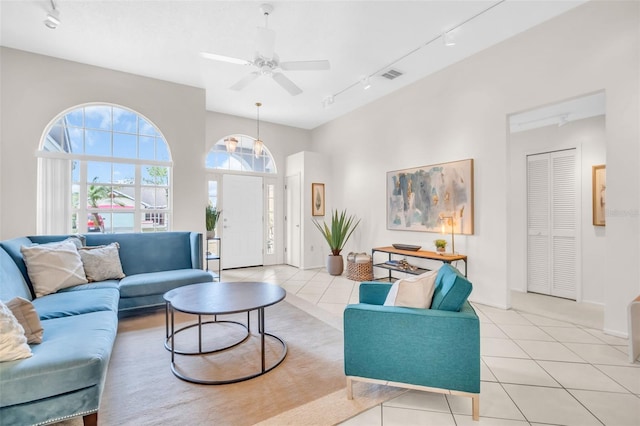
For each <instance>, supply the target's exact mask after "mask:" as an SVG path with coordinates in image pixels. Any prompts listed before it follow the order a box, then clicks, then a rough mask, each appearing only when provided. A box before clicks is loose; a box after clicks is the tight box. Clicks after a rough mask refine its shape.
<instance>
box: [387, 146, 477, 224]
mask: <svg viewBox="0 0 640 426" xmlns="http://www.w3.org/2000/svg"><path fill="white" fill-rule="evenodd" d="M442 217H453V218H454V220H453V226H454V232H455V233H456V234H465V235H471V234H473V159H468V160H460V161H453V162H449V163H441V164H434V165H431V166H422V167H415V168H412V169H404V170H396V171H392V172H387V229H391V230H403V231H423V232H441V231H442V230H443V223H444V222H445V221H443V220H442V219H441V218H442ZM446 223H447V226H448V228H447V229H446V232H447V233H448V232H450V230H451V228H450V226H451V221H450V220H449V221H448V222H446Z"/></svg>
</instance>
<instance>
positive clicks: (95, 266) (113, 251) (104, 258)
mask: <svg viewBox="0 0 640 426" xmlns="http://www.w3.org/2000/svg"><path fill="white" fill-rule="evenodd" d="M119 248H120V245H119V244H118V243H111V244H109V245H106V246H95V247H90V246H87V247H83V248H82V249H80V258H81V259H82V263H83V265H84V272H85V274H86V275H87V279H88V280H89V281H104V280H119V279H120V278H124V277H125V275H124V272H123V271H122V263H120V254H119Z"/></svg>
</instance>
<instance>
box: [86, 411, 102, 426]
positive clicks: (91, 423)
mask: <svg viewBox="0 0 640 426" xmlns="http://www.w3.org/2000/svg"><path fill="white" fill-rule="evenodd" d="M82 423H83V424H84V426H98V413H97V412H95V413H92V414H87V415H86V416H83V417H82Z"/></svg>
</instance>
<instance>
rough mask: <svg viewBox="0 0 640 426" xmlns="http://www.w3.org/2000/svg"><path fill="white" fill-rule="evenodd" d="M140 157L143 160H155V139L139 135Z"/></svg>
mask: <svg viewBox="0 0 640 426" xmlns="http://www.w3.org/2000/svg"><path fill="white" fill-rule="evenodd" d="M138 149H139V156H138V157H139V158H141V159H143V160H155V156H156V155H155V151H156V150H155V141H154V139H153V138H152V137H150V136H139V137H138Z"/></svg>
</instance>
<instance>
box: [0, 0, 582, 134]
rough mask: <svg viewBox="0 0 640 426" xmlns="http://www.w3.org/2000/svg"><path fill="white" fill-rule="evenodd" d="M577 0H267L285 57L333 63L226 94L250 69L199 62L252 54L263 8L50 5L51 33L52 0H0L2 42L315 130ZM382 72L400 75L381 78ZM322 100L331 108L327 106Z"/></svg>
mask: <svg viewBox="0 0 640 426" xmlns="http://www.w3.org/2000/svg"><path fill="white" fill-rule="evenodd" d="M584 1H585V0H568V1H559V0H553V1H543V0H507V1H498V0H494V1H481V0H473V1H458V0H447V1H273V2H271V4H272V5H273V6H274V8H275V10H274V11H273V13H272V14H271V15H270V17H269V28H270V29H272V30H274V31H275V32H276V42H275V43H276V44H275V51H276V53H277V54H278V55H279V56H280V59H281V61H296V60H316V59H328V60H329V61H330V62H331V69H330V70H326V71H285V72H284V73H285V75H287V77H289V78H290V79H291V80H292V81H294V82H295V83H296V84H297V85H298V86H299V87H300V88H302V89H303V91H304V92H303V93H302V94H300V95H298V96H291V95H289V94H288V93H287V92H286V91H284V90H283V89H282V88H281V87H279V86H278V85H277V84H276V83H275V82H274V81H273V80H272V79H270V78H268V77H264V76H263V77H260V78H259V79H257V80H256V81H254V82H253V83H251V84H250V85H249V86H248V87H246V88H245V89H244V90H242V91H239V92H238V91H234V90H231V89H229V87H230V86H231V85H233V84H234V83H235V82H237V81H238V80H239V79H241V78H242V77H243V76H245V75H246V74H248V73H249V72H251V71H253V69H252V67H250V66H243V65H234V64H228V63H222V62H215V61H211V60H207V59H204V58H202V57H201V56H200V52H203V51H206V52H213V53H217V54H221V55H225V56H232V57H237V58H242V59H253V56H254V52H255V48H256V46H255V44H256V36H257V34H256V33H257V30H256V28H257V27H258V26H264V25H265V19H264V17H263V16H262V14H261V12H260V4H261V3H263V2H253V1H189V0H176V1H168V0H166V1H149V0H146V1H139V0H129V1H96V0H91V1H89V0H86V1H80V0H57V1H55V3H56V6H57V8H58V10H59V12H60V18H61V21H62V22H61V24H60V26H59V27H58V28H57V29H55V30H51V29H48V28H46V27H45V26H44V24H43V20H44V18H45V16H46V14H47V11H48V10H49V9H50V8H51V6H50V0H40V1H25V0H19V1H10V0H1V2H0V15H1V31H0V44H1V45H2V46H7V47H12V48H15V49H21V50H25V51H29V52H35V53H39V54H43V55H49V56H54V57H57V58H63V59H68V60H71V61H77V62H82V63H86V64H91V65H96V66H100V67H105V68H110V69H114V70H120V71H125V72H129V73H133V74H138V75H143V76H148V77H153V78H157V79H161V80H166V81H171V82H176V83H180V84H185V85H189V86H195V87H200V88H205V89H206V107H207V110H210V111H217V112H222V113H227V114H232V115H237V116H243V117H249V118H255V114H256V107H255V103H256V102H262V103H263V106H262V108H261V109H260V118H261V120H264V121H270V122H274V123H280V124H285V125H289V126H295V127H301V128H305V129H311V128H314V127H316V126H318V125H321V124H323V123H325V122H327V121H330V120H332V119H335V118H337V117H339V116H341V115H343V114H345V113H347V112H349V111H351V110H354V109H356V108H358V107H360V106H362V105H365V104H367V103H369V102H371V101H373V100H375V99H377V98H380V97H381V96H384V95H386V94H388V93H391V92H393V91H395V90H397V89H399V88H401V87H403V86H406V85H407V84H409V83H412V82H414V81H416V80H418V79H420V78H423V77H425V76H426V75H429V74H431V73H433V72H435V71H437V70H440V69H442V68H444V67H446V66H448V65H450V64H452V63H455V62H457V61H460V60H461V59H464V58H465V57H467V56H469V55H472V54H474V53H476V52H478V51H480V50H483V49H485V48H487V47H489V46H491V45H493V44H496V43H498V42H500V41H502V40H505V39H507V38H509V37H512V36H514V35H515V34H517V33H519V32H522V31H524V30H526V29H528V28H530V27H532V26H535V25H537V24H539V23H541V22H543V21H546V20H548V19H550V18H552V17H554V16H556V15H558V14H561V13H563V12H566V11H567V10H569V9H571V8H573V7H575V6H578V5H579V4H581V3H584ZM492 6H493V7H492ZM487 9H489V10H487ZM485 10H487V11H486V12H484V13H483V11H485ZM461 24H462V25H461ZM453 28H456V29H455V30H454V31H453V33H454V34H455V38H456V42H457V44H456V45H455V46H453V47H446V46H445V45H444V43H443V41H442V38H441V34H442V33H443V32H444V31H447V30H450V29H453ZM410 52H412V53H410ZM407 54H408V56H407ZM389 68H394V69H397V70H399V71H402V72H403V73H404V75H402V76H401V77H399V78H397V79H395V80H393V81H389V80H386V79H384V78H382V77H380V76H379V74H380V72H381V71H386V70H387V69H389ZM365 76H371V79H370V80H371V83H372V87H371V88H370V89H368V90H363V88H362V85H361V84H360V83H359V81H360V80H361V79H362V78H363V77H365ZM328 96H334V100H335V101H334V103H333V104H332V105H331V106H330V107H328V108H324V107H323V105H322V101H323V99H325V98H326V97H328Z"/></svg>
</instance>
